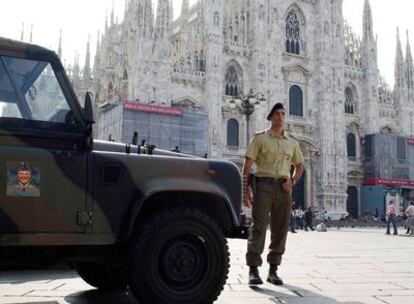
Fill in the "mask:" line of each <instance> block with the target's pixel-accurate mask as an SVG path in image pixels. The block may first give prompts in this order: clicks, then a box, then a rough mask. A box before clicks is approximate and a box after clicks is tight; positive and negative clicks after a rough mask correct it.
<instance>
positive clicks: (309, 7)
mask: <svg viewBox="0 0 414 304" xmlns="http://www.w3.org/2000/svg"><path fill="white" fill-rule="evenodd" d="M342 2H343V1H342V0H330V1H328V0H199V1H198V2H197V3H196V4H195V5H193V6H190V5H189V0H183V4H182V8H181V14H180V17H179V18H178V19H176V20H173V12H172V3H171V0H157V6H156V10H155V9H154V7H153V3H152V0H127V2H126V9H125V15H124V18H123V21H122V22H117V20H116V19H115V16H114V13H113V12H112V14H111V16H110V18H109V20H108V19H107V21H106V25H105V32H104V33H102V35H101V34H98V45H97V53H96V55H95V60H94V65H93V71H90V65H89V63H88V66H87V71H88V72H87V73H86V74H87V75H86V76H87V77H85V75H84V76H83V79H84V81H87V82H88V83H93V89H94V91H95V96H96V100H97V103H98V104H101V103H107V102H115V101H119V100H128V101H130V102H137V103H152V104H156V105H161V106H162V105H165V106H168V107H176V106H179V107H200V108H204V109H205V111H206V112H207V113H208V117H209V126H208V154H209V157H210V158H223V159H227V160H231V161H233V162H235V163H237V164H239V165H241V163H242V161H243V155H244V152H245V150H246V146H247V144H248V138H250V137H251V136H252V135H253V134H254V132H255V131H259V130H262V129H264V128H266V127H267V126H268V122H267V121H266V115H267V113H268V110H269V109H270V108H271V107H272V106H273V104H274V103H276V102H283V103H284V104H285V106H286V109H287V114H288V117H287V126H286V129H287V131H288V132H289V133H290V134H292V136H294V137H295V138H296V139H297V140H298V141H299V143H300V146H301V148H302V151H303V153H304V157H305V164H304V165H305V174H304V178H303V181H302V183H301V184H300V186H299V190H298V191H299V193H296V194H295V195H296V196H297V198H296V199H298V200H301V201H303V202H304V204H305V205H306V206H307V205H314V206H316V207H319V208H324V209H326V210H328V211H331V212H337V213H342V212H344V211H346V210H347V198H348V194H349V189H350V188H349V187H353V189H354V188H355V189H356V191H357V192H358V191H360V187H361V185H362V184H363V179H364V174H363V169H362V158H361V155H362V144H361V138H363V137H364V136H365V135H368V134H376V133H384V132H385V133H395V134H399V135H401V136H412V135H414V132H413V131H414V126H413V114H414V69H413V61H412V57H411V50H410V46H409V44H407V48H406V51H405V56H404V54H403V50H402V46H401V43H400V40H399V36H398V37H397V40H398V42H397V56H396V68H395V80H396V81H395V87H394V88H393V89H391V88H390V87H389V86H388V85H387V84H386V83H385V81H384V80H383V78H382V77H381V76H380V72H379V70H378V64H377V41H376V37H375V35H374V28H373V17H372V12H371V8H370V4H369V1H368V0H365V6H364V11H363V17H362V21H363V36H362V37H358V36H357V35H355V34H354V33H353V32H352V30H351V29H350V27H349V26H347V25H346V22H345V21H344V18H343V12H342ZM88 54H89V52H88ZM88 56H90V55H88ZM89 71H90V72H89ZM76 73H78V72H76ZM81 78H82V77H81ZM252 93H253V94H252ZM246 100H249V101H250V103H249V104H250V109H251V110H254V111H253V113H251V115H246V107H245V105H246V103H245V102H246ZM250 112H251V111H250ZM249 114H250V113H249ZM98 127H99V126H98ZM347 192H348V194H347ZM357 197H359V195H358V194H357ZM359 203H360V202H359Z"/></svg>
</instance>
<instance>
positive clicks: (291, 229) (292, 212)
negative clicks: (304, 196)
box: [289, 207, 297, 233]
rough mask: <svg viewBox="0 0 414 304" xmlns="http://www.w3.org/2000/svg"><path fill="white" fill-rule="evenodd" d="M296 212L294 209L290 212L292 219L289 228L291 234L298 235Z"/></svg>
mask: <svg viewBox="0 0 414 304" xmlns="http://www.w3.org/2000/svg"><path fill="white" fill-rule="evenodd" d="M295 222H296V221H295V210H294V208H293V207H292V210H291V211H290V219H289V227H290V232H292V233H297V232H296V229H295Z"/></svg>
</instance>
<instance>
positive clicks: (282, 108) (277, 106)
mask: <svg viewBox="0 0 414 304" xmlns="http://www.w3.org/2000/svg"><path fill="white" fill-rule="evenodd" d="M277 110H285V107H284V106H283V104H282V103H280V102H278V103H277V104H275V105H274V106H273V108H272V110H271V111H270V113H269V115H267V120H270V119H271V118H272V115H273V113H274V112H276V111H277Z"/></svg>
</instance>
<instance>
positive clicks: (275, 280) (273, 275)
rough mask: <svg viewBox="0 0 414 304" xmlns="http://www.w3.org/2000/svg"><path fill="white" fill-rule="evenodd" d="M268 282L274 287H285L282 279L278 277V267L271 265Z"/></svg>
mask: <svg viewBox="0 0 414 304" xmlns="http://www.w3.org/2000/svg"><path fill="white" fill-rule="evenodd" d="M267 281H268V282H269V283H272V284H274V285H283V281H282V279H281V278H279V276H278V275H277V265H275V264H270V268H269V276H268V277H267Z"/></svg>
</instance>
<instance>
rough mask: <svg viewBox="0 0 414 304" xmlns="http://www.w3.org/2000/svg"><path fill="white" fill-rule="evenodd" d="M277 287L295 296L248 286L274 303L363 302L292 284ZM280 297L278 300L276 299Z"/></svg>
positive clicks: (344, 303)
mask: <svg viewBox="0 0 414 304" xmlns="http://www.w3.org/2000/svg"><path fill="white" fill-rule="evenodd" d="M278 287H279V288H282V289H283V288H284V289H286V290H288V291H290V292H292V293H294V294H295V295H297V296H288V295H286V294H284V293H282V292H277V291H275V290H272V289H269V288H266V287H259V286H250V289H251V290H252V291H255V292H257V293H261V294H264V295H267V296H269V297H271V298H272V300H274V301H275V303H283V304H290V303H292V304H293V303H295V304H297V303H308V301H309V303H318V304H364V303H363V302H358V301H346V302H339V301H337V300H335V299H332V298H329V297H325V296H323V295H322V294H319V293H315V292H312V291H310V290H307V289H305V288H302V287H296V286H293V285H288V284H284V285H282V286H278ZM279 299H280V301H278V300H279Z"/></svg>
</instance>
